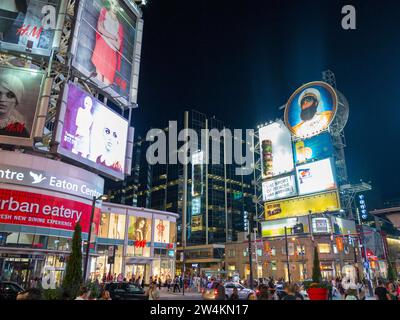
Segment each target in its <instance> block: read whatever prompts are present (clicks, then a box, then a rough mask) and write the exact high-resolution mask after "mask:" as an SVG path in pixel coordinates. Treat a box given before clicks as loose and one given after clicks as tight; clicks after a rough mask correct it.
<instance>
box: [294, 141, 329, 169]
mask: <svg viewBox="0 0 400 320" xmlns="http://www.w3.org/2000/svg"><path fill="white" fill-rule="evenodd" d="M293 149H294V150H293V151H294V162H295V163H296V165H298V164H302V163H306V162H310V161H317V160H322V159H326V158H329V157H332V155H333V152H334V150H333V145H332V142H331V138H330V135H329V134H328V133H322V134H320V135H318V136H315V137H312V138H310V139H304V140H298V141H296V142H295V143H293Z"/></svg>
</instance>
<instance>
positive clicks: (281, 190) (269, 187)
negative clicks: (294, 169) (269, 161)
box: [262, 175, 297, 201]
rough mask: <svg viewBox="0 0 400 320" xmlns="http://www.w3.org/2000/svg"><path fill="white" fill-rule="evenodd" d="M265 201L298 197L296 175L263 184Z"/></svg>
mask: <svg viewBox="0 0 400 320" xmlns="http://www.w3.org/2000/svg"><path fill="white" fill-rule="evenodd" d="M262 194H263V201H271V200H277V199H282V198H288V197H293V196H295V195H297V191H296V181H295V178H294V175H290V176H287V177H283V178H276V179H272V180H267V181H264V182H263V183H262Z"/></svg>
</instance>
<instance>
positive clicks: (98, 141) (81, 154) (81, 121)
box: [57, 83, 128, 179]
mask: <svg viewBox="0 0 400 320" xmlns="http://www.w3.org/2000/svg"><path fill="white" fill-rule="evenodd" d="M59 120H60V121H63V123H64V124H63V126H62V129H61V142H60V145H59V147H58V149H57V151H58V152H59V153H60V154H63V155H65V156H67V157H69V158H72V159H74V160H76V161H79V162H81V163H84V164H86V165H88V166H90V167H93V168H96V169H98V170H99V171H101V172H103V173H105V174H107V175H109V176H112V177H115V178H118V179H123V178H124V166H125V155H126V141H127V136H128V121H127V120H126V119H124V118H123V117H122V116H120V115H119V114H117V113H116V112H114V111H112V110H111V109H109V108H108V107H106V106H105V105H103V104H102V103H101V102H100V101H98V100H97V99H95V98H93V97H92V96H91V95H89V94H88V93H87V92H85V91H83V90H82V89H80V88H79V87H77V86H76V85H74V84H72V83H69V84H68V94H67V104H66V108H65V116H64V119H63V120H62V119H59Z"/></svg>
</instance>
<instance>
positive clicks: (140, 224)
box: [139, 220, 145, 229]
mask: <svg viewBox="0 0 400 320" xmlns="http://www.w3.org/2000/svg"><path fill="white" fill-rule="evenodd" d="M144 225H145V221H144V220H140V222H139V229H143V228H144Z"/></svg>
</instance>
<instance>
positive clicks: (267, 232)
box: [261, 216, 310, 237]
mask: <svg viewBox="0 0 400 320" xmlns="http://www.w3.org/2000/svg"><path fill="white" fill-rule="evenodd" d="M285 227H286V234H287V235H288V236H292V235H298V234H304V233H309V232H310V227H309V221H308V217H305V216H303V217H295V218H287V219H279V220H273V221H263V222H261V235H262V237H281V236H284V235H285Z"/></svg>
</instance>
